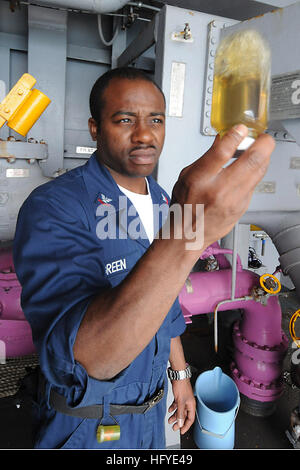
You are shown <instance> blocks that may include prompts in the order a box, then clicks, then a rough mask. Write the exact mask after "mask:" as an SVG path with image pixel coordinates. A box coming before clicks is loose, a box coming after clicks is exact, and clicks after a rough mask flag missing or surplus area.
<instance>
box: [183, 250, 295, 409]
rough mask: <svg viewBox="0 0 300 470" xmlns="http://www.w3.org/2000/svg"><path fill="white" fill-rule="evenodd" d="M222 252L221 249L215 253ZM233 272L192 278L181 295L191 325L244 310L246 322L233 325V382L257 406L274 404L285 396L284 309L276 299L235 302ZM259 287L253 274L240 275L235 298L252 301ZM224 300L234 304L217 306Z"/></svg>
mask: <svg viewBox="0 0 300 470" xmlns="http://www.w3.org/2000/svg"><path fill="white" fill-rule="evenodd" d="M216 251H217V249H216ZM231 282H232V270H231V269H221V270H218V271H213V272H195V273H191V274H190V275H189V277H188V279H187V281H186V283H185V286H184V287H183V289H182V290H181V292H180V295H179V302H180V304H181V307H182V311H183V315H184V317H185V320H186V323H189V322H191V321H192V320H191V317H192V316H193V315H199V314H203V313H209V312H214V311H215V309H216V307H217V306H218V311H226V310H232V309H243V311H244V312H243V316H242V319H241V320H240V321H239V322H237V323H236V324H235V325H234V328H233V343H234V346H235V352H234V360H233V363H232V364H231V372H232V377H233V379H234V380H235V382H236V384H237V386H238V388H239V390H240V391H241V393H243V394H244V395H246V396H248V397H250V398H252V399H254V400H258V401H273V400H275V399H277V398H278V397H279V396H280V395H281V393H282V361H283V359H284V356H285V353H286V350H287V345H288V340H287V338H286V336H285V334H284V333H283V331H282V330H281V308H280V304H279V301H278V298H277V296H270V297H269V298H268V300H267V304H266V305H262V304H261V303H260V302H257V301H255V300H252V299H251V300H231ZM258 285H259V276H258V275H257V274H255V273H253V272H252V271H247V270H242V269H241V267H240V264H239V265H238V268H237V273H236V292H235V298H236V299H238V298H243V297H249V296H251V292H252V288H253V287H255V286H258ZM224 300H229V302H226V303H224V304H221V305H218V304H219V303H220V302H222V301H224Z"/></svg>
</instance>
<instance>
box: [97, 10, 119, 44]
mask: <svg viewBox="0 0 300 470" xmlns="http://www.w3.org/2000/svg"><path fill="white" fill-rule="evenodd" d="M97 20H98V31H99V36H100V39H101V41H102V42H103V44H104V45H105V46H111V45H112V44H113V43H114V41H115V40H116V38H117V36H118V34H119V32H120V28H119V26H120V22H118V24H117V26H116V29H115V31H114V32H113V35H112V38H111V40H110V41H106V39H105V38H104V35H103V30H102V17H101V15H100V14H99V15H97Z"/></svg>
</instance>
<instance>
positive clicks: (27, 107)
mask: <svg viewBox="0 0 300 470" xmlns="http://www.w3.org/2000/svg"><path fill="white" fill-rule="evenodd" d="M35 83H36V79H35V78H34V77H33V76H32V75H30V74H29V73H24V75H22V77H21V78H20V79H19V80H18V82H17V83H16V84H15V86H14V87H13V88H12V89H11V90H10V92H9V93H8V95H6V97H5V98H4V100H3V101H2V102H1V103H0V128H1V127H2V126H3V125H4V124H5V122H7V125H8V127H10V128H11V129H13V130H14V131H16V132H18V133H19V134H21V135H23V136H24V137H25V135H26V134H27V133H28V131H29V130H30V129H31V128H32V126H33V125H34V124H35V122H36V121H37V120H38V118H39V117H40V116H41V114H42V113H43V112H44V111H45V109H46V108H47V106H48V105H49V103H50V102H51V100H50V99H49V98H48V96H46V95H45V94H44V93H42V92H41V91H39V90H36V89H33V90H31V88H32V87H33V86H34V85H35Z"/></svg>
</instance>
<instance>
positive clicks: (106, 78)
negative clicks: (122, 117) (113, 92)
mask: <svg viewBox="0 0 300 470" xmlns="http://www.w3.org/2000/svg"><path fill="white" fill-rule="evenodd" d="M114 78H124V79H127V80H146V81H148V82H151V83H153V85H155V86H156V88H157V89H158V90H159V91H160V92H161V94H162V96H163V98H164V101H165V102H166V100H165V96H164V93H163V91H162V90H161V88H160V87H159V86H158V85H157V83H155V81H154V80H153V79H152V78H151V77H150V76H149V75H148V74H147V73H145V72H144V71H143V70H140V69H136V68H133V67H119V68H115V69H111V70H108V71H107V72H105V73H104V74H103V75H101V77H99V78H98V79H97V81H96V82H95V83H94V85H93V88H92V90H91V94H90V112H91V116H92V118H93V119H94V120H95V121H96V123H97V125H98V128H99V126H100V122H101V109H103V107H104V98H103V95H104V91H105V89H106V88H107V87H108V85H109V83H110V81H111V80H113V79H114Z"/></svg>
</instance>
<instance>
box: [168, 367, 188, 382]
mask: <svg viewBox="0 0 300 470" xmlns="http://www.w3.org/2000/svg"><path fill="white" fill-rule="evenodd" d="M168 376H169V379H170V380H183V379H189V378H191V377H192V371H191V367H190V366H189V365H188V364H186V368H185V369H184V370H173V369H171V367H168Z"/></svg>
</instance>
